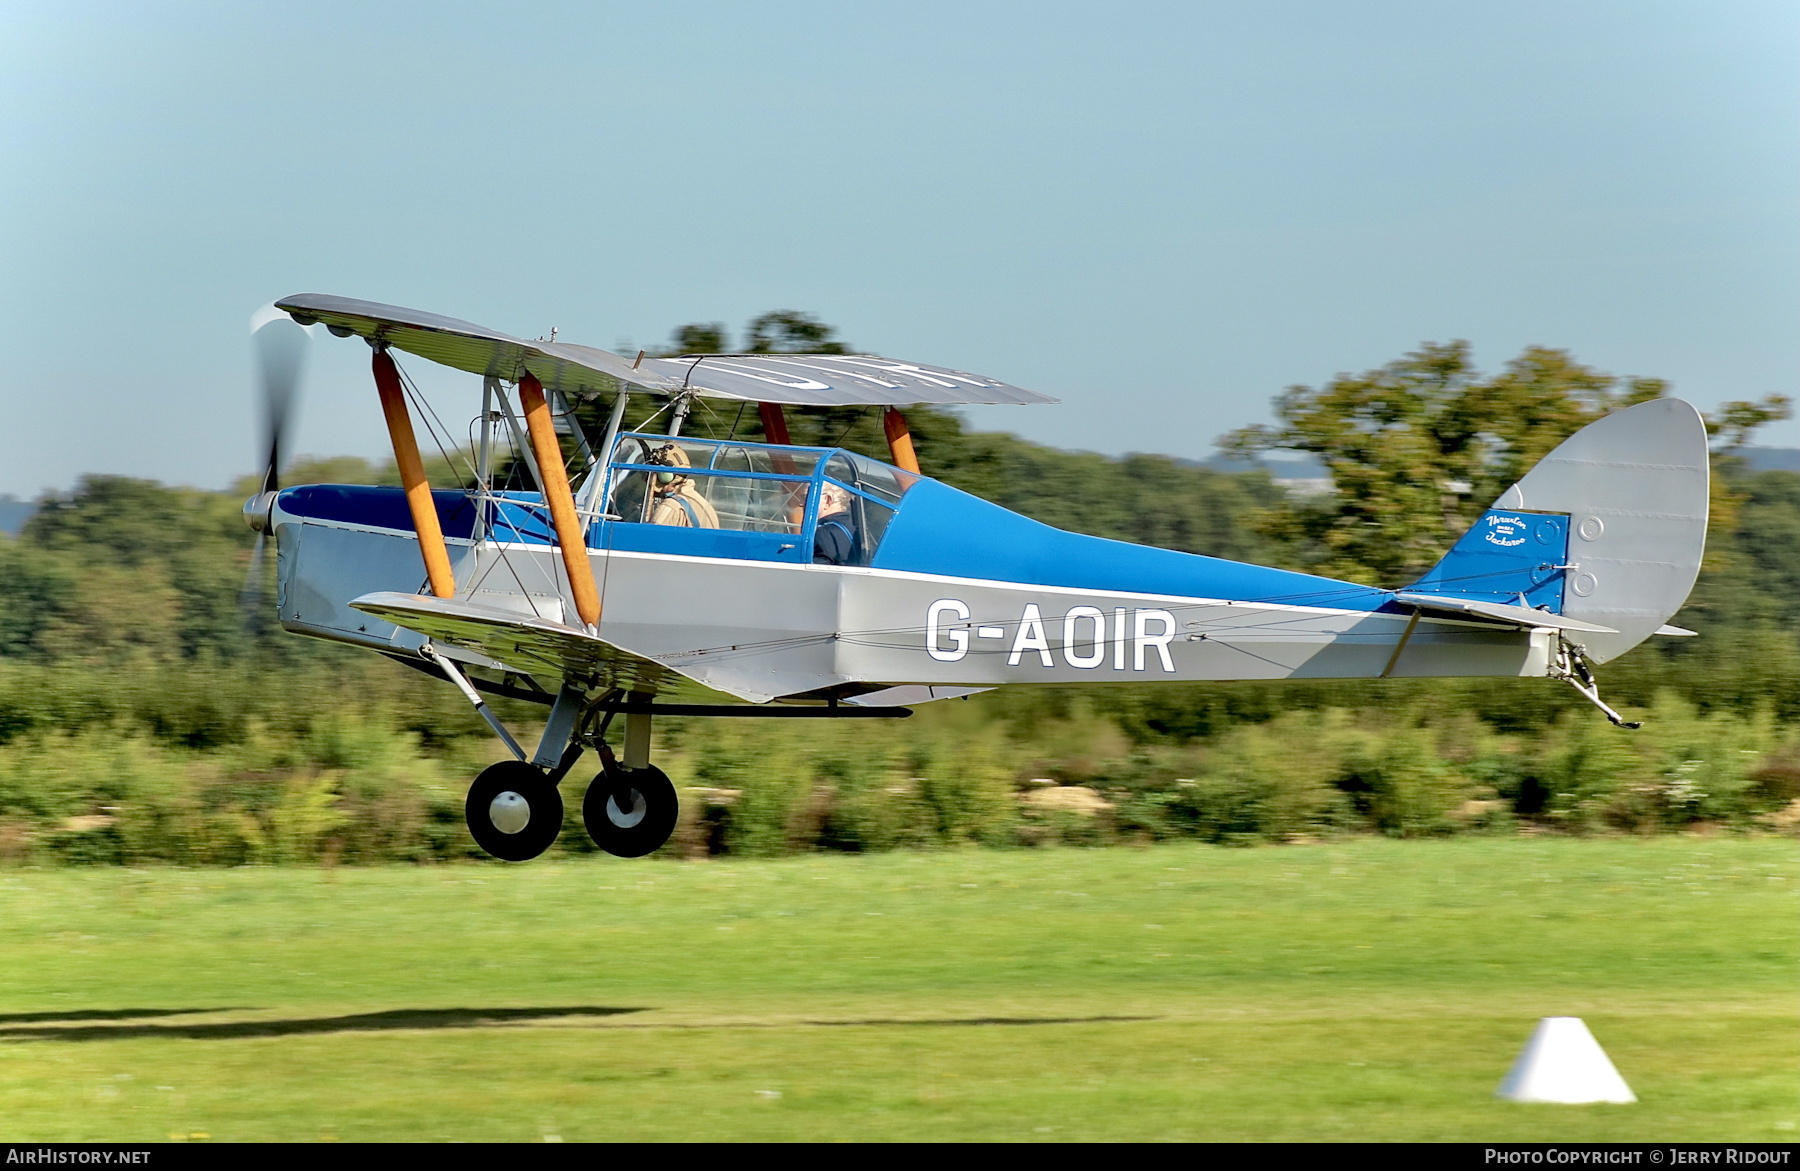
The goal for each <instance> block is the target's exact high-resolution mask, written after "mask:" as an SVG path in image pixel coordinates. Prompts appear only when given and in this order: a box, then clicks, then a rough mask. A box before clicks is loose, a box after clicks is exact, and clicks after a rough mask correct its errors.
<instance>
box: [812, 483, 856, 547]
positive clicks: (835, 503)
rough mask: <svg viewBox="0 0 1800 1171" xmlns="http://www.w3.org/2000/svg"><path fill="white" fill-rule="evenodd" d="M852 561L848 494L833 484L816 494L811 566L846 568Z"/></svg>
mask: <svg viewBox="0 0 1800 1171" xmlns="http://www.w3.org/2000/svg"><path fill="white" fill-rule="evenodd" d="M855 560H856V521H855V519H854V518H853V517H852V516H851V515H850V493H848V492H846V491H845V490H844V489H842V488H840V487H838V486H837V485H836V484H826V485H825V486H824V488H823V489H822V490H821V491H820V492H819V523H818V524H817V525H815V526H813V564H814V565H849V564H851V563H853V562H854V561H855Z"/></svg>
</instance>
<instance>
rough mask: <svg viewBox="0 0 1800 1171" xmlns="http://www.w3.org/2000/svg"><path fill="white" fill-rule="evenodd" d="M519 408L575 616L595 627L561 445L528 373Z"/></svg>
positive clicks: (596, 610) (593, 599) (593, 592)
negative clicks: (523, 414) (579, 616)
mask: <svg viewBox="0 0 1800 1171" xmlns="http://www.w3.org/2000/svg"><path fill="white" fill-rule="evenodd" d="M519 406H520V409H522V410H523V411H524V412H525V430H526V431H527V432H529V434H530V436H531V450H532V452H533V453H534V454H535V455H536V456H537V464H538V475H539V476H540V477H541V480H540V485H539V486H540V487H542V488H543V490H544V503H545V504H548V505H549V506H550V524H551V526H552V527H553V528H555V529H556V544H557V547H558V548H560V549H561V550H562V559H563V568H564V569H566V570H567V571H568V573H569V592H570V593H571V594H573V595H574V597H575V612H576V613H577V614H579V615H581V623H582V625H583V626H588V627H593V626H598V625H599V624H600V593H599V591H598V590H597V589H595V588H594V570H593V567H592V566H591V565H589V564H588V553H587V542H586V541H584V540H583V539H582V535H581V517H580V516H579V515H578V514H577V513H576V511H575V494H574V493H573V492H571V491H569V474H568V472H567V471H565V470H564V468H563V453H562V445H561V444H559V443H558V442H557V441H556V424H555V422H554V421H553V420H552V419H551V418H550V404H549V403H547V402H545V401H544V386H543V383H541V382H539V381H538V380H537V378H536V376H534V375H533V374H531V373H530V372H529V371H527V372H526V373H525V374H523V375H521V376H520V378H519Z"/></svg>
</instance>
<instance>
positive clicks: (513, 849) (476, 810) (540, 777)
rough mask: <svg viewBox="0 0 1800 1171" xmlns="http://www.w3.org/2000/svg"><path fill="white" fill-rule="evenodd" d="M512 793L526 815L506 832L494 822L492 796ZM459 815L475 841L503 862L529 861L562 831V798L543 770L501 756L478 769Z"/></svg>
mask: <svg viewBox="0 0 1800 1171" xmlns="http://www.w3.org/2000/svg"><path fill="white" fill-rule="evenodd" d="M506 794H514V795H516V796H517V797H521V798H523V799H524V801H525V805H526V808H527V810H528V811H529V814H530V816H529V818H528V820H527V821H526V823H525V825H524V826H523V827H522V828H519V829H517V830H514V831H513V832H510V833H509V832H507V831H506V830H503V829H501V828H500V827H499V826H497V825H495V824H494V817H495V815H496V812H502V813H503V811H497V810H496V809H495V802H496V800H498V799H500V798H501V797H503V796H504V795H506ZM463 817H464V818H465V819H466V820H467V821H468V823H469V834H470V836H472V837H473V838H474V839H475V844H476V845H478V846H480V847H481V848H482V849H484V850H486V851H487V852H488V853H490V854H492V855H493V856H494V857H496V858H500V859H503V860H505V861H507V862H529V861H530V860H531V859H533V858H535V857H537V856H538V855H539V854H542V853H543V852H544V851H545V850H548V849H549V848H550V843H552V842H554V841H555V840H556V835H557V834H559V833H561V832H562V821H563V800H562V794H561V793H559V792H557V791H556V786H555V785H552V784H551V783H550V782H549V780H547V779H546V778H545V776H544V773H543V770H542V769H539V768H538V767H536V766H535V765H531V764H527V763H526V762H525V761H522V760H503V761H501V762H500V763H499V764H496V765H492V766H490V767H488V768H486V769H483V770H482V773H481V775H480V776H478V777H476V778H475V783H474V784H472V785H470V786H469V799H468V800H467V801H465V802H464V803H463Z"/></svg>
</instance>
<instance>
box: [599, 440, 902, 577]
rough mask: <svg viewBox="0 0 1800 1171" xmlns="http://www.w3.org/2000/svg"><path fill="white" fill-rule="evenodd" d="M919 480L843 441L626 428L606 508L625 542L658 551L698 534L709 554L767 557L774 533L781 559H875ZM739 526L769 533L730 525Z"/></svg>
mask: <svg viewBox="0 0 1800 1171" xmlns="http://www.w3.org/2000/svg"><path fill="white" fill-rule="evenodd" d="M918 481H919V477H918V476H916V475H913V474H912V473H910V472H906V471H902V470H901V469H899V468H896V467H891V466H889V465H887V464H884V463H880V462H878V461H876V460H872V459H869V458H868V457H866V456H862V455H858V454H856V453H855V452H850V451H844V450H842V449H838V448H829V447H778V446H774V445H771V444H763V443H744V442H739V441H735V440H715V439H699V438H689V437H686V436H682V437H679V438H675V437H671V436H668V435H647V434H625V435H621V436H619V439H618V442H617V444H616V445H615V446H614V448H613V451H612V458H611V459H610V460H609V462H608V467H607V479H606V483H605V485H604V497H603V499H602V500H601V501H600V502H599V509H598V511H599V513H600V519H601V520H602V522H603V523H604V524H605V525H606V527H607V528H609V529H612V530H613V531H612V538H613V540H614V541H615V542H624V544H622V545H618V546H617V547H621V548H622V547H625V546H626V545H630V546H635V545H638V544H640V543H641V542H642V541H643V540H644V539H646V538H648V539H649V540H650V542H651V544H652V545H653V546H654V547H655V551H658V552H677V551H680V550H679V548H678V546H679V545H681V544H693V545H694V552H696V553H697V554H698V555H701V556H708V555H710V556H748V557H754V558H758V559H768V558H770V557H771V554H770V553H769V552H767V551H763V552H758V551H757V550H761V549H763V547H764V546H766V545H768V538H770V537H774V538H778V540H777V541H776V542H775V544H774V546H772V548H773V553H774V558H773V559H779V560H794V561H806V560H809V559H810V560H812V561H814V562H818V563H823V564H833V565H867V564H869V562H870V561H871V560H872V559H873V558H874V556H875V550H876V548H877V547H878V546H879V545H880V543H881V538H882V536H883V535H884V534H885V533H886V532H887V527H888V523H889V521H891V520H892V519H893V515H894V510H895V509H896V508H898V507H899V505H900V500H901V497H903V496H904V495H905V494H906V491H907V489H909V488H911V487H912V486H913V485H914V484H916V483H917V482H918ZM638 525H646V526H655V527H656V528H658V529H663V530H682V529H686V530H693V532H692V534H691V535H690V536H689V537H686V538H682V537H677V536H674V535H673V534H667V535H665V534H660V533H659V534H656V535H655V536H650V535H649V534H647V533H643V532H635V533H634V532H633V531H631V528H630V526H638ZM702 531H704V532H706V533H708V534H716V535H715V536H713V537H711V538H708V537H703V536H702V535H701V534H702ZM734 533H742V534H760V535H761V536H762V539H761V540H757V539H754V538H752V539H750V540H748V541H746V540H744V539H741V538H733V537H731V536H728V535H727V534H734ZM671 541H673V542H675V544H673V545H671V544H670V542H671ZM739 546H741V548H740V547H739ZM808 550H810V557H809V555H808V554H807V551H808ZM647 551H648V550H647Z"/></svg>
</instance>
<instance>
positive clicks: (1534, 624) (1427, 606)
mask: <svg viewBox="0 0 1800 1171" xmlns="http://www.w3.org/2000/svg"><path fill="white" fill-rule="evenodd" d="M1394 601H1396V602H1399V603H1400V604H1401V605H1403V606H1417V607H1418V608H1419V609H1421V610H1441V611H1446V612H1449V613H1460V614H1471V615H1477V616H1479V617H1482V618H1495V619H1498V620H1500V621H1502V622H1510V623H1512V624H1513V625H1514V626H1517V627H1520V628H1521V629H1525V630H1535V629H1537V628H1539V627H1550V628H1551V629H1554V630H1576V631H1581V632H1583V633H1586V634H1617V633H1618V631H1616V630H1614V629H1613V628H1612V627H1610V626H1596V625H1594V624H1593V623H1591V622H1582V621H1580V620H1578V619H1575V618H1564V617H1563V616H1562V615H1561V614H1552V613H1550V611H1548V610H1533V609H1531V608H1530V607H1529V606H1508V605H1505V604H1504V603H1500V602H1476V601H1470V600H1468V599H1466V598H1443V597H1438V596H1437V595H1435V594H1414V593H1408V592H1406V591H1404V590H1402V591H1401V592H1399V593H1397V594H1395V595H1394Z"/></svg>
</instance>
